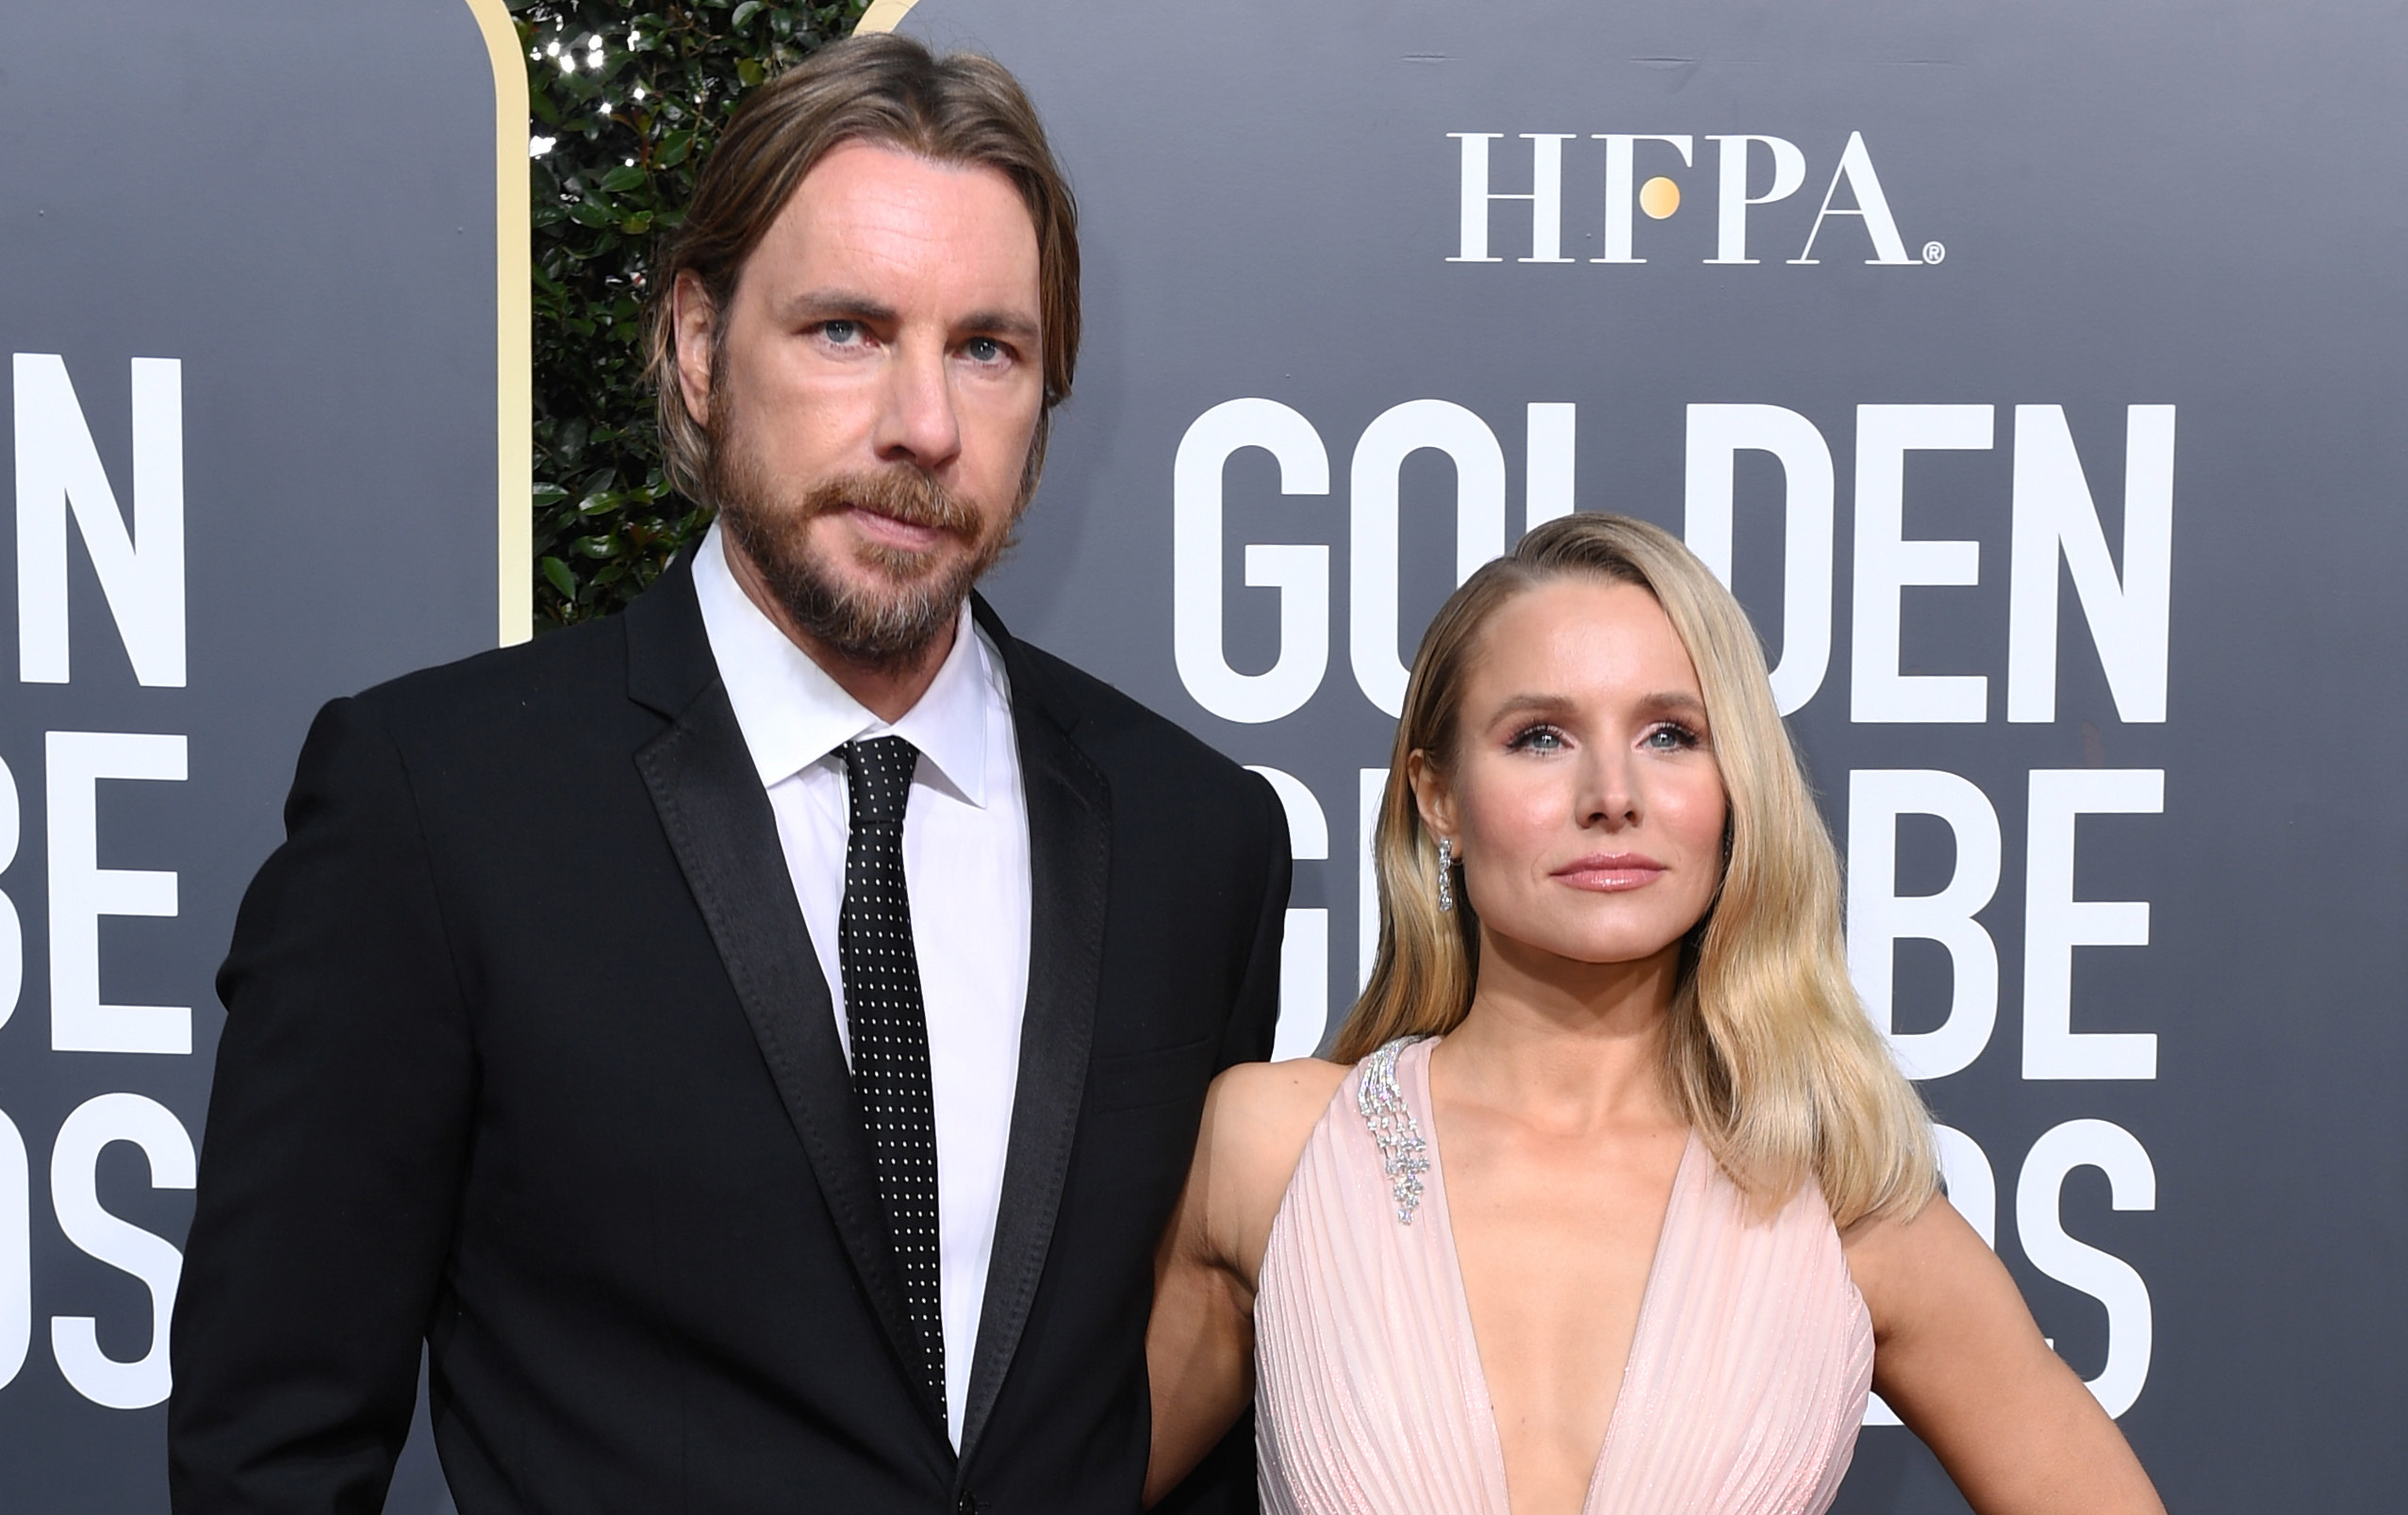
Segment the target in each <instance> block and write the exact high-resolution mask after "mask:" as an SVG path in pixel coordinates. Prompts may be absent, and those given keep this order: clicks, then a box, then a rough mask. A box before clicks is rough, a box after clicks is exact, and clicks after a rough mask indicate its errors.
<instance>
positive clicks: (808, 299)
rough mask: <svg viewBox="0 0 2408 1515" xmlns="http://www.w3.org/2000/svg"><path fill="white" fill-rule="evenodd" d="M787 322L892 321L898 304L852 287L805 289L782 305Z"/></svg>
mask: <svg viewBox="0 0 2408 1515" xmlns="http://www.w3.org/2000/svg"><path fill="white" fill-rule="evenodd" d="M778 308H779V311H780V313H781V314H782V315H783V317H784V318H785V320H786V321H787V322H788V323H800V322H802V321H893V320H894V319H895V307H894V306H892V305H888V304H886V303H885V302H884V301H882V300H875V299H872V298H871V297H870V296H868V295H866V294H856V293H854V292H853V291H851V290H849V289H804V290H802V291H800V293H797V294H792V295H788V296H787V297H786V298H785V299H784V300H783V302H781V303H780V305H779V307H778Z"/></svg>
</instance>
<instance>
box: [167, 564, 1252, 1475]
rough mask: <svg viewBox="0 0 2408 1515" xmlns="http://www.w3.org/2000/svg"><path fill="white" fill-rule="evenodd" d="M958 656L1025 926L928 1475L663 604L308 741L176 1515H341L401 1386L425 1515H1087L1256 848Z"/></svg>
mask: <svg viewBox="0 0 2408 1515" xmlns="http://www.w3.org/2000/svg"><path fill="white" fill-rule="evenodd" d="M977 613H978V615H979V618H980V623H981V625H982V626H984V627H985V628H986V630H987V632H988V633H989V634H990V635H991V636H992V638H993V639H994V641H995V642H996V644H997V645H998V647H999V648H1000V649H1001V650H1002V653H1003V660H1004V665H1005V667H1006V669H1007V670H1008V672H1009V674H1010V678H1011V685H1012V703H1013V716H1014V728H1015V732H1016V734H1017V737H1018V741H1019V748H1020V762H1021V769H1022V774H1023V779H1024V783H1025V787H1026V792H1027V797H1028V810H1029V836H1030V854H1031V885H1032V888H1031V901H1032V906H1031V944H1030V965H1029V988H1028V1007H1027V1014H1026V1021H1025V1026H1024V1029H1023V1031H1022V1036H1021V1049H1020V1067H1019V1082H1018V1091H1017V1095H1016V1096H1015V1099H1014V1107H1013V1114H1012V1135H1011V1148H1010V1152H1009V1154H1008V1157H1007V1160H1006V1164H1005V1172H1004V1179H1003V1194H1002V1203H1001V1207H1000V1210H999V1213H998V1221H997V1228H996V1237H995V1243H994V1253H993V1259H992V1261H991V1262H990V1264H989V1266H988V1273H987V1286H986V1298H985V1303H984V1306H983V1313H982V1315H981V1323H980V1330H979V1339H978V1341H977V1342H976V1343H975V1344H974V1345H972V1344H966V1343H965V1344H963V1345H959V1346H955V1347H954V1348H953V1349H954V1350H957V1351H961V1350H966V1351H970V1352H971V1353H972V1354H973V1356H972V1358H971V1362H972V1367H971V1376H970V1389H969V1399H968V1406H967V1408H966V1410H965V1414H964V1417H963V1425H962V1451H961V1455H960V1456H959V1457H956V1456H955V1454H954V1452H953V1449H952V1447H951V1445H950V1444H949V1443H948V1440H947V1437H946V1435H945V1432H944V1430H943V1428H942V1424H941V1420H940V1416H941V1409H940V1407H939V1406H937V1405H936V1404H935V1403H934V1402H933V1401H932V1400H931V1399H930V1398H929V1397H928V1395H927V1394H926V1392H925V1391H923V1390H921V1389H920V1388H918V1387H916V1385H917V1383H918V1378H917V1376H916V1375H915V1374H913V1373H912V1372H910V1371H907V1360H908V1359H910V1358H911V1356H912V1354H914V1353H915V1352H916V1351H917V1347H916V1346H915V1339H914V1337H913V1333H912V1332H911V1330H910V1328H909V1326H908V1323H907V1316H906V1313H905V1309H904V1305H903V1294H902V1287H901V1281H900V1274H899V1269H898V1267H897V1264H896V1261H895V1257H894V1250H893V1246H892V1243H891V1241H890V1239H889V1237H888V1233H887V1228H886V1226H885V1221H884V1217H883V1212H882V1208H881V1206H880V1202H879V1197H878V1191H877V1187H876V1183H875V1180H874V1178H873V1177H872V1172H871V1166H870V1159H869V1153H868V1149H867V1145H866V1141H865V1139H864V1137H863V1135H862V1130H861V1122H860V1118H859V1115H858V1113H857V1111H856V1107H855V1102H854V1098H853V1093H852V1086H851V1082H850V1079H849V1074H848V1072H847V1068H846V1063H845V1060H844V1057H843V1054H842V1050H841V1048H840V1046H839V1045H838V1042H837V1039H836V1032H835V1026H834V1021H833V1014H832V1012H831V1006H830V1001H829V997H828V991H827V986H826V984H825V982H824V980H822V979H821V977H820V973H819V968H818V963H817V960H816V957H815V956H814V954H813V951H812V947H811V944H810V941H809V939H808V937H807V935H806V933H805V930H804V926H803V921H802V916H801V913H800V909H799V908H798V907H797V905H796V903H795V897H794V891H793V887H792V884H791V882H790V881H789V879H788V877H787V873H786V868H785V863H784V859H783V855H782V853H781V851H780V849H779V844H778V839H777V833H776V829H775V824H774V822H773V820H772V818H771V814H770V810H769V804H768V799H767V795H766V794H765V793H764V792H763V790H762V786H761V783H760V781H759V779H758V777H757V776H756V774H755V772H754V770H753V768H752V766H751V761H750V756H749V754H748V752H747V750H746V748H745V745H744V740H743V736H742V734H741V733H740V732H739V730H738V729H737V726H736V723H735V718H734V713H733V711H732V710H731V708H730V706H729V704H728V700H727V695H726V691H725V689H724V687H723V686H722V685H721V683H720V682H719V679H718V673H717V666H716V665H715V664H714V662H713V660H712V656H711V650H710V646H709V643H708V640H707V638H706V637H705V635H704V634H703V629H702V622H701V613H700V611H699V609H698V607H697V605H696V602H695V599H694V590H693V585H692V581H691V579H690V577H689V576H688V575H687V574H686V573H685V572H684V570H683V569H672V570H671V571H670V572H669V573H668V575H666V576H665V577H664V578H663V580H662V581H661V582H660V584H659V585H656V586H655V587H654V588H653V589H652V590H651V592H650V593H648V594H647V595H645V596H644V598H643V599H642V600H641V601H639V602H638V603H637V604H635V606H634V607H633V608H632V609H630V610H629V611H628V612H627V613H626V614H625V615H623V616H621V617H619V618H616V619H614V620H609V621H603V622H600V623H596V624H591V625H587V626H582V627H578V628H576V629H573V630H569V631H564V632H560V633H556V634H552V635H549V636H546V637H544V638H542V639H541V640H539V641H536V642H535V643H534V644H532V645H530V646H526V647H521V648H516V649H511V650H504V651H500V652H492V653H487V654H485V655H483V656H481V657H476V658H471V659H470V660H468V661H466V662H464V663H459V664H455V665H453V666H451V667H442V668H436V669H432V670H429V671H426V672H422V673H418V674H414V675H411V676H410V677H408V678H404V679H402V680H399V681H397V682H395V683H389V684H386V685H383V686H381V687H379V688H376V689H373V690H371V691H369V692H368V693H366V694H364V695H361V696H359V697H357V698H355V699H351V700H337V701H335V702H334V703H332V704H330V705H328V706H327V707H326V708H325V710H324V711H323V712H322V713H321V715H320V716H319V717H318V720H317V723H316V725H315V727H314V728H313V729H312V731H311V732H310V734H309V739H308V742H307V745H306V746H305V748H304V749H303V752H302V756H301V761H300V765H299V768H298V772H297V774H296V777H295V779H294V782H293V789H292V795H291V798H290V799H289V802H288V805H287V810H286V827H287V840H286V842H285V844H284V846H283V847H281V848H279V849H278V850H277V851H276V852H275V854H274V855H273V856H272V857H271V858H270V859H269V861H268V863H267V864H266V865H265V866H264V867H262V868H261V870H260V872H259V876H258V878H257V880H256V881H255V882H254V883H253V885H252V887H251V889H250V892H249V894H248V895H247V896H246V897H245V898H244V900H243V903H242V909H241V912H240V914H239V917H238V919H237V923H236V927H235V936H234V946H233V950H232V953H231V955H230V956H229V957H228V958H227V960H226V963H225V967H224V969H223V973H222V974H221V976H220V978H219V980H218V986H219V994H220V996H221V997H222V998H223V1000H224V1001H225V1004H226V1008H227V1012H228V1018H227V1022H226V1029H225V1034H224V1039H223V1044H222V1045H221V1047H220V1050H219V1054H218V1065H217V1081H216V1085H215V1090H214V1093H213V1095H212V1096H211V1104H210V1111H209V1119H208V1127H207V1132H206V1143H205V1146H204V1151H203V1155H202V1161H201V1175H200V1186H199V1190H200V1192H199V1195H198V1200H197V1207H196V1210H195V1213H194V1216H193V1222H192V1228H191V1233H190V1243H189V1248H188V1252H187V1256H186V1262H185V1271H184V1277H183V1285H182V1289H181V1292H180V1294H179V1297H178V1300H177V1304H176V1311H175V1321H174V1335H173V1362H174V1371H175V1391H174V1394H173V1400H172V1402H171V1405H170V1409H169V1439H170V1461H171V1483H172V1488H173V1497H174V1505H175V1507H176V1508H177V1509H178V1510H179V1511H186V1512H193V1515H198V1512H204V1511H207V1512H217V1511H229V1512H230V1511H237V1510H239V1511H243V1512H246V1515H263V1512H285V1511H291V1512H296V1515H297V1512H303V1511H308V1512H324V1511H334V1510H345V1511H374V1510H376V1509H378V1508H379V1507H380V1506H381V1503H382V1500H383V1497H384V1490H385V1487H386V1484H387V1481H388V1477H389V1475H390V1473H391V1469H392V1464H393V1459H394V1457H395V1455H396V1454H397V1452H398V1451H399V1449H400V1447H401V1444H402V1441H403V1439H404V1435H405V1433H406V1431H407V1428H408V1423H409V1418H410V1413H411V1408H412V1399H413V1395H414V1391H415V1387H416V1380H417V1372H418V1362H419V1355H420V1343H421V1340H423V1341H424V1342H425V1343H426V1345H427V1347H428V1350H429V1353H430V1361H431V1364H432V1378H431V1391H432V1405H433V1412H434V1421H435V1434H436V1439H437V1445H438V1446H439V1448H440V1450H441V1453H442V1457H443V1463H444V1469H445V1472H446V1474H447V1475H448V1476H449V1479H450V1481H451V1484H452V1489H453V1492H454V1498H455V1499H456V1500H457V1502H458V1504H459V1507H460V1508H461V1510H462V1511H463V1512H464V1515H490V1512H499V1511H560V1512H564V1515H567V1512H575V1515H593V1512H602V1511H628V1512H631V1515H668V1512H670V1511H697V1512H703V1511H760V1510H837V1511H848V1512H851V1511H861V1512H876V1511H888V1510H892V1511H912V1512H929V1511H937V1510H944V1511H959V1510H965V1509H970V1508H976V1509H979V1510H991V1511H996V1512H1011V1511H1029V1512H1046V1515H1055V1512H1071V1511H1089V1510H1093V1511H1109V1512H1111V1515H1129V1512H1130V1511H1132V1510H1133V1509H1134V1508H1135V1507H1136V1504H1137V1494H1138V1489H1139V1483H1140V1479H1141V1476H1142V1474H1143V1471H1144V1467H1145V1460H1146V1435H1147V1429H1148V1423H1149V1416H1148V1412H1147V1408H1146V1369H1145V1358H1144V1334H1145V1326H1146V1311H1147V1309H1148V1306H1149V1303H1150V1299H1151V1293H1152V1273H1151V1265H1150V1264H1151V1256H1152V1250H1153V1246H1154V1243H1155V1240H1156V1238H1157V1236H1158V1235H1159V1234H1160V1232H1161V1229H1162V1227H1163V1222H1164V1220H1165V1218H1166V1217H1167V1215H1168V1213H1169V1210H1170V1208H1171V1205H1172V1203H1173V1201H1174V1200H1175V1198H1176V1196H1177V1193H1178V1189H1179V1183H1180V1181H1181V1179H1182V1177H1183V1176H1184V1173H1185V1170H1186V1167H1187V1163H1188V1160H1189V1157H1190V1154H1191V1151H1192V1149H1193V1143H1194V1140H1195V1136H1196V1120H1197V1114H1198V1112H1199V1110H1200V1109H1201V1105H1202V1100H1203V1095H1204V1088H1205V1085H1206V1083H1207V1082H1208V1081H1210V1079H1212V1075H1213V1073H1214V1072H1215V1071H1216V1070H1218V1069H1220V1068H1222V1067H1224V1066H1226V1065H1228V1064H1229V1063H1231V1062H1239V1061H1243V1060H1247V1059H1256V1058H1262V1057H1264V1056H1267V1055H1268V1053H1269V1049H1270V1046H1271V1034H1272V1027H1273V1021H1274V1017H1275V1014H1276V1009H1277V1000H1278V987H1277V986H1278V957H1279V942H1280V930H1281V926H1282V922H1283V909H1284V907H1285V905H1286V903H1287V895H1288V874H1289V858H1288V848H1287V843H1286V830H1285V823H1284V820H1283V818H1282V816H1281V814H1280V811H1279V808H1278V801H1277V799H1275V797H1274V796H1273V795H1272V793H1271V791H1270V789H1269V787H1268V786H1267V785H1266V784H1264V783H1262V782H1261V781H1259V780H1258V779H1256V778H1254V777H1253V776H1252V775H1249V774H1247V773H1245V771H1244V770H1242V769H1240V768H1238V767H1237V766H1234V765H1232V764H1230V763H1229V761H1228V760H1226V759H1224V758H1222V757H1220V756H1218V755H1216V754H1215V753H1213V752H1212V751H1211V750H1210V749H1207V748H1205V747H1204V746H1203V745H1202V744H1201V743H1199V742H1197V741H1196V740H1195V739H1193V738H1192V737H1189V736H1188V735H1186V734H1185V733H1181V732H1180V731H1179V730H1178V729H1177V728H1175V727H1173V726H1172V725H1170V724H1169V723H1168V722H1166V721H1164V720H1163V719H1162V718H1161V717H1159V716H1154V715H1152V714H1150V713H1148V712H1147V711H1146V710H1144V709H1143V708H1141V707H1140V706H1138V705H1137V704H1135V703H1134V702H1132V701H1130V700H1128V699H1126V698H1125V697H1123V696H1121V695H1120V694H1118V693H1116V692H1115V691H1113V689H1111V688H1109V687H1108V686H1106V685H1104V684H1102V683H1098V682H1097V681H1096V680H1094V679H1091V678H1088V677H1087V676H1085V675H1083V674H1081V673H1080V672H1078V671H1077V670H1076V669H1074V668H1072V667H1069V666H1068V665H1066V664H1064V663H1062V662H1060V661H1059V660H1057V659H1054V658H1052V657H1049V656H1047V654H1045V653H1043V652H1040V651H1038V650H1035V649H1033V648H1030V647H1027V646H1025V645H1023V644H1021V643H1019V642H1017V641H1015V640H1014V639H1013V638H1012V637H1011V635H1010V634H1008V633H1006V632H1005V631H1004V630H1003V628H1002V627H1001V625H1000V624H999V623H998V622H997V621H996V619H995V618H994V617H993V616H992V614H991V613H990V612H989V611H988V610H987V609H986V607H985V606H984V605H982V604H981V605H980V606H978V608H977ZM915 886H916V887H923V888H925V887H931V886H932V884H931V883H930V882H928V881H915ZM934 886H939V887H941V881H940V882H938V883H937V884H936V885H934ZM1241 1429H1243V1428H1241ZM1225 1452H1228V1453H1229V1454H1231V1455H1229V1456H1225V1457H1222V1458H1220V1459H1219V1461H1220V1463H1221V1465H1222V1472H1223V1474H1224V1476H1225V1479H1226V1481H1227V1483H1228V1486H1229V1488H1228V1492H1229V1494H1230V1495H1231V1496H1232V1497H1233V1499H1234V1500H1235V1501H1236V1502H1238V1503H1242V1504H1250V1502H1251V1499H1252V1468H1251V1462H1250V1449H1246V1448H1242V1447H1238V1446H1235V1445H1234V1444H1233V1445H1232V1446H1231V1447H1229V1448H1225Z"/></svg>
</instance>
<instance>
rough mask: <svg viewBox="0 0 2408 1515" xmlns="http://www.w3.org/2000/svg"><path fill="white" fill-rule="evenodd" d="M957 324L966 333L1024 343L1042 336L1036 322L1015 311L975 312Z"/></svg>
mask: <svg viewBox="0 0 2408 1515" xmlns="http://www.w3.org/2000/svg"><path fill="white" fill-rule="evenodd" d="M957 324H959V325H960V327H961V329H962V330H964V331H969V332H984V333H988V334H990V335H993V336H996V337H1010V338H1014V339H1016V340H1019V341H1023V342H1033V341H1035V340H1037V339H1038V337H1039V335H1040V333H1039V328H1038V326H1037V323H1036V322H1035V321H1031V320H1030V319H1029V318H1028V317H1026V316H1024V315H1021V314H1020V313H1019V312H1018V311H1014V310H974V311H972V312H970V313H969V314H968V315H966V316H965V317H963V318H962V319H961V321H959V322H958V323H957Z"/></svg>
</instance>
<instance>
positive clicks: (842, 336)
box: [819, 321, 861, 347]
mask: <svg viewBox="0 0 2408 1515" xmlns="http://www.w3.org/2000/svg"><path fill="white" fill-rule="evenodd" d="M819 335H820V336H822V337H825V338H828V340H830V341H832V342H833V343H835V344H836V345H837V346H839V347H843V346H847V345H849V343H851V342H852V341H854V340H855V339H857V338H859V337H860V336H861V322H859V321H822V322H820V323H819Z"/></svg>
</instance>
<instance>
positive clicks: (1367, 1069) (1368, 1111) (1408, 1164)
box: [1355, 1036, 1429, 1226]
mask: <svg viewBox="0 0 2408 1515" xmlns="http://www.w3.org/2000/svg"><path fill="white" fill-rule="evenodd" d="M1425 1040H1427V1038H1425V1037H1419V1036H1400V1037H1398V1038H1397V1039H1396V1040H1394V1041H1393V1042H1391V1043H1389V1044H1388V1045H1387V1046H1383V1047H1381V1048H1380V1049H1379V1050H1378V1051H1377V1052H1374V1053H1373V1054H1372V1055H1371V1056H1369V1057H1367V1058H1365V1059H1363V1064H1362V1080H1361V1082H1360V1083H1358V1084H1357V1085H1356V1086H1355V1108H1356V1109H1357V1110H1359V1111H1361V1112H1362V1118H1363V1124H1364V1125H1365V1126H1367V1127H1369V1128H1371V1139H1372V1141H1373V1142H1375V1143H1377V1144H1378V1146H1379V1166H1380V1171H1381V1172H1383V1173H1385V1174H1386V1175H1387V1176H1388V1188H1389V1193H1390V1194H1394V1196H1395V1199H1396V1223H1397V1224H1398V1225H1399V1226H1410V1225H1412V1224H1413V1211H1415V1210H1419V1209H1420V1208H1421V1204H1422V1175H1423V1174H1425V1173H1427V1172H1428V1171H1429V1152H1428V1148H1427V1145H1426V1144H1424V1143H1423V1141H1422V1128H1421V1124H1420V1123H1419V1122H1418V1121H1415V1120H1414V1119H1413V1112H1412V1108H1411V1107H1410V1106H1409V1105H1407V1104H1406V1103H1405V1092H1404V1091H1403V1090H1401V1089H1399V1088H1397V1087H1396V1054H1397V1053H1399V1052H1402V1051H1404V1050H1405V1048H1407V1047H1409V1046H1412V1045H1413V1044H1414V1043H1415V1042H1420V1041H1425Z"/></svg>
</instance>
